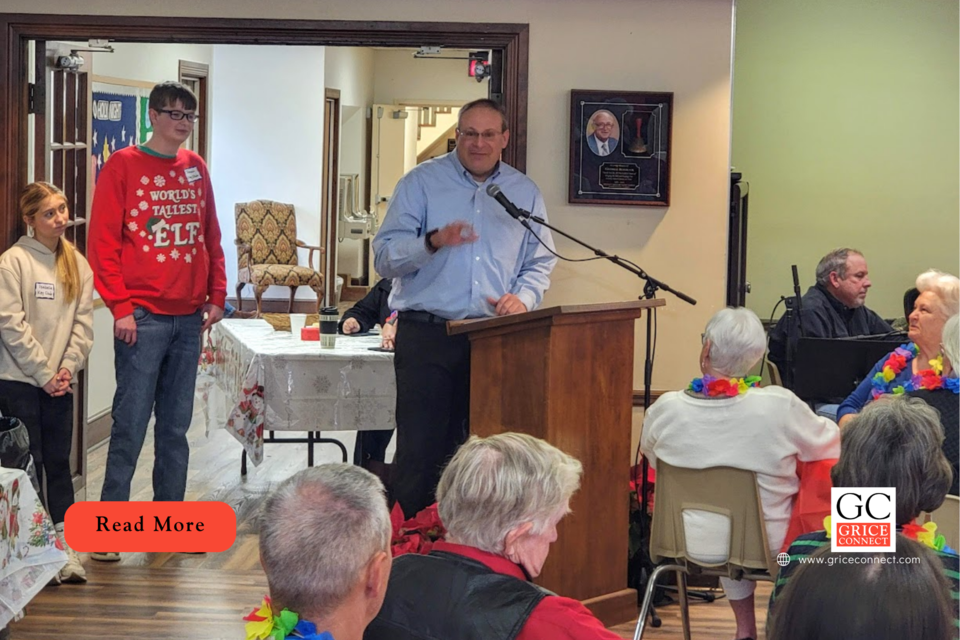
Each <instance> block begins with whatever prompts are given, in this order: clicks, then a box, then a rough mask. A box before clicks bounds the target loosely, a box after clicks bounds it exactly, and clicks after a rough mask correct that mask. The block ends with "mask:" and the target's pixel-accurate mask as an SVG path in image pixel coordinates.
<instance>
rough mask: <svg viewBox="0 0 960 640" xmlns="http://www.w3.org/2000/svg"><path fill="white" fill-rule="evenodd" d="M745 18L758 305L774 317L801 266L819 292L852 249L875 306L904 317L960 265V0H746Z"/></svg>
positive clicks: (747, 145) (740, 83)
mask: <svg viewBox="0 0 960 640" xmlns="http://www.w3.org/2000/svg"><path fill="white" fill-rule="evenodd" d="M736 15H737V25H736V60H735V66H734V93H733V166H734V167H735V168H736V170H738V171H742V172H743V175H744V178H745V179H746V180H747V181H748V182H749V183H750V219H749V231H748V233H749V236H748V256H747V265H748V266H747V277H748V280H749V281H750V283H751V284H752V286H753V292H752V293H751V294H750V295H748V296H747V304H748V306H749V307H751V308H752V309H753V310H754V311H756V312H757V313H758V314H759V315H760V316H761V317H764V318H766V317H769V315H770V311H771V309H772V308H773V305H774V303H775V302H776V301H777V300H778V299H779V296H780V295H787V294H789V293H790V291H791V290H792V280H791V275H790V265H791V264H797V265H798V267H799V270H800V280H801V284H802V285H803V288H804V290H806V287H807V286H809V285H812V284H813V281H814V269H815V267H816V263H817V261H818V260H819V258H820V257H821V256H822V255H823V254H825V253H827V252H828V251H829V250H831V249H832V248H835V247H838V246H851V247H855V248H858V249H860V250H861V251H863V253H864V254H865V255H866V257H867V262H868V264H869V267H870V277H871V280H872V281H873V288H872V289H871V290H870V294H869V296H868V297H867V305H868V306H870V307H871V308H873V309H874V310H876V311H877V312H878V313H880V314H881V315H883V316H884V317H893V316H896V315H900V314H901V313H902V297H903V292H904V290H905V289H907V288H909V287H910V286H912V283H913V280H914V279H915V278H916V275H917V274H918V273H919V272H921V271H923V270H925V269H927V268H930V267H936V268H939V269H943V270H945V271H950V272H952V273H958V271H960V265H958V263H960V250H958V247H960V213H958V208H960V195H958V192H960V189H958V185H960V154H958V141H960V64H958V51H960V41H958V33H960V29H958V19H960V15H958V3H957V0H874V1H865V0H843V1H842V2H837V1H836V0H802V1H801V0H738V1H737V14H736ZM781 310H782V307H781ZM779 313H780V311H778V315H779Z"/></svg>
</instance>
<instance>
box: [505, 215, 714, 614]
mask: <svg viewBox="0 0 960 640" xmlns="http://www.w3.org/2000/svg"><path fill="white" fill-rule="evenodd" d="M518 210H519V212H520V216H515V217H516V218H517V221H518V222H520V224H522V225H523V226H524V227H526V228H527V229H528V230H529V231H530V232H531V233H533V229H531V228H530V223H529V222H527V221H528V220H533V221H534V222H536V223H537V224H539V225H540V226H543V227H546V228H547V229H550V230H551V231H554V232H556V233H559V234H560V235H562V236H563V237H564V238H567V239H568V240H573V241H574V242H576V243H577V244H579V245H580V246H581V247H584V248H585V249H587V250H589V251H592V252H593V255H595V256H597V257H600V258H605V259H606V260H609V261H610V262H612V263H613V264H615V265H617V266H618V267H620V268H622V269H626V270H627V271H629V272H630V273H632V274H634V275H635V276H637V277H638V278H641V279H642V280H643V281H644V285H643V295H642V296H640V299H641V300H652V299H654V298H656V297H657V290H658V289H662V290H664V291H669V292H670V293H672V294H673V295H675V296H677V297H678V298H680V299H681V300H683V301H684V302H686V303H688V304H691V305H695V304H697V301H696V300H694V299H693V298H691V297H690V296H688V295H687V294H685V293H683V292H681V291H677V290H676V289H674V288H673V287H671V286H670V285H668V284H667V283H665V282H663V281H662V280H657V279H656V278H654V277H652V276H651V275H650V274H648V273H647V272H646V271H644V270H643V269H641V268H640V267H638V266H635V265H632V264H630V263H628V262H625V261H624V260H623V259H622V258H620V256H617V255H610V254H609V253H607V252H606V251H604V250H602V249H598V248H596V247H594V246H591V245H589V244H587V243H586V242H584V241H583V240H581V239H579V238H576V237H574V236H572V235H570V234H569V233H567V232H566V231H562V230H560V229H558V228H556V227H554V226H553V225H551V224H548V223H547V221H546V220H544V219H543V218H540V217H538V216H535V215H531V214H530V212H529V211H525V210H523V209H518ZM655 312H656V311H655V310H654V309H648V310H647V343H646V354H645V356H644V361H643V411H644V416H646V412H647V409H649V408H650V395H651V394H650V388H651V378H652V377H653V315H654V313H655ZM648 469H649V463H648V462H647V458H646V456H644V457H643V460H642V461H641V467H640V472H641V474H642V476H643V477H642V479H641V491H640V518H641V526H642V528H643V530H644V531H648V530H649V521H648V516H647V491H648V489H649V485H648V483H647V470H648ZM649 569H650V567H649V566H648V567H647V570H648V573H647V575H648V576H649V575H650V574H649ZM651 611H653V609H651ZM652 615H653V617H654V620H655V623H654V624H653V626H655V627H659V626H660V625H659V620H657V618H656V613H653V614H652Z"/></svg>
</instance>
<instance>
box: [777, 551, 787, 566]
mask: <svg viewBox="0 0 960 640" xmlns="http://www.w3.org/2000/svg"><path fill="white" fill-rule="evenodd" d="M777 564H778V565H780V566H781V567H785V566H787V565H788V564H790V556H789V555H787V554H786V553H779V554H777Z"/></svg>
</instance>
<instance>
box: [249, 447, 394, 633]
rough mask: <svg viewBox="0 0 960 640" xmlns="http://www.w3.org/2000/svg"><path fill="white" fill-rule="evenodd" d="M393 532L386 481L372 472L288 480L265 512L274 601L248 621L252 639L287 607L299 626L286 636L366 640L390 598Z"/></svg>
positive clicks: (263, 549)
mask: <svg viewBox="0 0 960 640" xmlns="http://www.w3.org/2000/svg"><path fill="white" fill-rule="evenodd" d="M391 532H392V530H391V527H390V514H389V512H388V511H387V502H386V497H385V493H384V489H383V484H381V482H380V480H379V479H378V478H377V477H376V476H375V475H373V474H372V473H370V472H369V471H366V470H364V469H361V468H360V467H356V466H353V465H347V464H325V465H320V466H318V467H311V468H309V469H304V470H303V471H301V472H299V473H297V474H296V475H294V476H293V477H291V478H289V479H287V480H286V481H284V482H283V483H282V484H281V485H280V486H279V487H277V488H276V489H275V490H274V491H273V492H272V493H271V494H270V495H269V496H268V497H267V500H266V503H265V504H264V507H263V511H262V512H261V515H260V564H262V565H263V570H264V572H265V573H266V574H267V582H268V584H269V586H270V600H269V601H267V602H265V603H264V606H263V607H262V608H261V609H260V611H259V612H255V613H254V614H251V615H250V616H248V617H247V618H245V619H246V620H251V622H250V623H249V624H248V625H247V626H248V634H247V635H248V637H250V635H251V631H252V629H251V628H250V627H251V625H256V624H259V625H261V627H263V626H264V625H266V626H270V625H273V624H274V622H273V617H275V616H276V617H280V618H281V619H283V618H284V616H281V611H283V610H288V611H291V612H294V613H295V614H297V617H298V618H299V621H298V622H297V623H296V624H297V627H296V629H295V630H293V629H286V628H285V629H284V630H283V634H282V636H281V637H290V638H302V637H306V638H316V639H318V640H319V639H323V640H334V639H335V640H360V639H361V638H362V637H363V630H364V628H365V627H366V626H367V624H368V623H369V622H370V621H371V620H372V619H373V617H374V616H375V615H376V614H377V611H379V610H380V605H381V604H382V603H383V597H384V594H385V593H386V589H387V582H388V580H389V577H390V566H391V560H392V557H391V554H390V536H391ZM257 614H259V615H257ZM285 617H286V619H287V620H288V621H289V620H290V619H291V618H292V617H291V616H289V615H287V616H285ZM257 618H260V620H257ZM276 628H277V627H276V626H273V627H272V628H271V629H262V628H257V629H256V631H264V630H265V631H267V632H268V635H255V637H258V638H264V637H271V638H272V637H274V636H272V635H269V633H270V632H271V631H275V629H276Z"/></svg>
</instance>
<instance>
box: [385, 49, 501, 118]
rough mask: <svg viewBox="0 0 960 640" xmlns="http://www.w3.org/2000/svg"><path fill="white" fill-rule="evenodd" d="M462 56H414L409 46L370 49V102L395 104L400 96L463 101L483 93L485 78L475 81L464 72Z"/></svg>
mask: <svg viewBox="0 0 960 640" xmlns="http://www.w3.org/2000/svg"><path fill="white" fill-rule="evenodd" d="M440 55H441V56H450V57H453V56H463V57H466V56H467V52H466V51H459V50H457V51H450V52H445V53H441V54H440ZM467 64H468V63H467V61H466V60H443V59H435V60H428V59H424V58H414V57H413V50H412V49H395V50H391V49H377V50H376V51H374V83H373V94H374V102H376V103H377V104H396V103H397V102H400V101H403V100H422V101H425V102H426V101H431V100H436V101H439V102H447V101H453V102H454V103H455V104H458V105H459V104H464V103H466V102H470V101H471V100H476V99H477V98H486V97H487V81H486V80H485V81H483V82H477V81H476V80H474V79H473V78H471V77H470V76H468V75H467Z"/></svg>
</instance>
